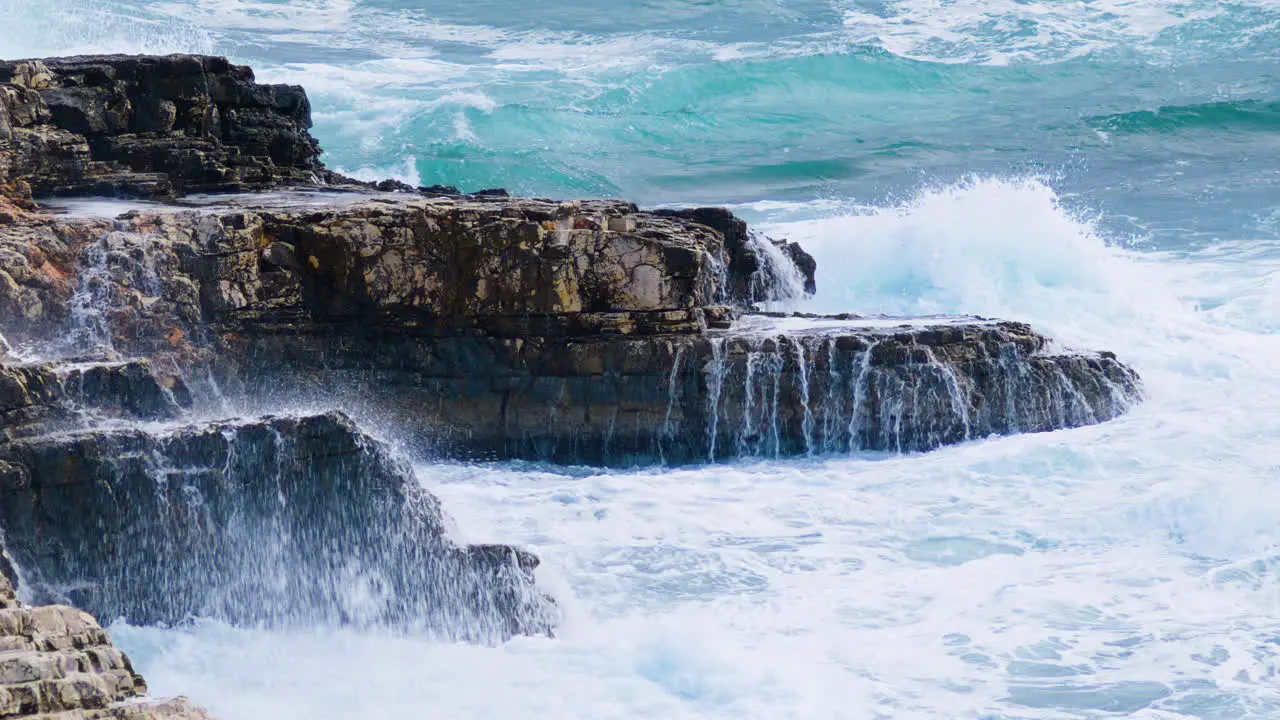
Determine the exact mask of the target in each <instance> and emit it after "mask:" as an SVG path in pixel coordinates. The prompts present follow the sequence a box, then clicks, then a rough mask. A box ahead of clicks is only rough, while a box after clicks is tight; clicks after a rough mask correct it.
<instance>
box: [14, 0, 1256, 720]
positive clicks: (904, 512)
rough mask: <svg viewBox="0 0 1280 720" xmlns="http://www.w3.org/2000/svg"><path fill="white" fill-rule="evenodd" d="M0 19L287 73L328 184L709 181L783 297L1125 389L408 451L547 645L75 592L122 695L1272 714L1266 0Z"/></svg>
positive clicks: (658, 194) (258, 703)
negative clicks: (784, 426) (554, 616)
mask: <svg viewBox="0 0 1280 720" xmlns="http://www.w3.org/2000/svg"><path fill="white" fill-rule="evenodd" d="M0 12H2V13H3V14H4V15H5V17H6V18H7V20H6V24H5V27H4V28H2V29H0V57H22V56H39V55H53V54H67V53H74V52H106V51H121V52H167V51H186V52H214V53H220V54H226V55H229V56H230V57H232V59H233V60H235V61H238V62H246V63H252V64H254V65H255V66H256V67H257V68H258V69H259V71H260V72H259V75H260V77H262V78H264V79H269V80H271V81H281V82H285V81H287V82H296V83H299V84H302V85H304V86H306V87H307V88H308V90H309V91H311V93H312V102H313V104H314V108H315V115H316V119H317V123H316V127H315V129H314V132H315V134H316V136H317V137H318V138H319V139H320V141H321V143H322V144H323V146H324V147H325V148H326V155H325V158H324V159H325V161H326V162H327V163H328V164H329V165H330V167H340V168H344V169H345V170H346V171H348V172H351V173H353V174H355V175H357V176H358V177H362V178H368V179H379V178H383V177H397V178H400V179H402V180H404V181H407V182H410V183H412V184H415V185H417V184H422V185H431V184H435V183H444V184H456V185H458V186H460V187H463V188H464V189H479V188H484V187H493V186H504V187H507V188H509V189H510V190H511V191H512V192H514V193H517V194H528V195H535V196H552V197H570V196H597V197H599V196H605V197H626V198H628V199H634V200H637V201H639V202H642V203H647V204H669V205H673V204H680V205H686V204H692V203H707V202H710V203H718V204H724V205H727V206H729V207H731V208H732V209H733V210H734V211H735V212H736V213H738V214H739V215H741V216H743V217H745V218H747V219H748V220H749V221H751V222H752V225H753V226H754V227H756V228H757V229H760V230H762V231H764V232H765V233H767V234H768V235H771V236H774V237H779V238H783V237H785V238H788V239H790V240H794V241H797V242H799V243H800V244H801V245H803V247H804V248H806V249H807V250H808V251H809V252H811V253H812V254H813V255H814V257H815V258H816V260H817V267H818V275H817V278H816V281H817V287H818V293H817V295H816V296H814V297H812V298H810V299H803V300H795V301H793V302H790V303H787V304H786V309H788V310H799V311H806V312H824V313H842V312H853V313H859V314H863V315H871V316H873V315H877V314H882V313H883V314H889V315H936V314H958V315H979V316H983V317H998V318H1007V319H1010V320H1017V321H1022V322H1027V323H1030V324H1031V325H1032V326H1033V327H1035V328H1036V329H1037V330H1040V331H1043V332H1045V333H1046V334H1048V335H1050V336H1052V337H1054V338H1055V339H1056V340H1057V341H1058V342H1060V343H1062V344H1063V345H1064V346H1066V347H1069V348H1108V349H1111V350H1114V351H1115V352H1116V353H1117V355H1118V356H1119V357H1120V358H1121V359H1122V360H1124V361H1125V362H1127V363H1129V364H1131V365H1132V366H1133V367H1134V368H1135V369H1136V370H1137V371H1138V372H1139V373H1140V374H1141V375H1142V378H1143V383H1144V388H1143V390H1144V400H1143V402H1142V403H1140V404H1137V405H1134V406H1133V407H1132V408H1131V409H1130V410H1129V412H1128V414H1126V415H1123V416H1121V417H1119V418H1118V419H1115V420H1113V421H1111V422H1107V423H1103V424H1100V425H1094V426H1090V427H1081V428H1076V429H1070V430H1061V431H1056V432H1050V433H1039V434H1029V435H1019V436H1013V437H1002V438H983V437H981V434H980V433H975V434H974V435H973V439H972V440H970V441H968V442H964V443H961V444H958V445H954V446H950V447H944V448H942V449H938V450H934V451H932V452H928V453H910V452H907V453H898V452H896V449H897V448H894V447H889V448H887V449H886V450H885V451H876V452H855V453H852V454H851V453H849V452H848V451H849V447H848V445H849V444H848V443H842V442H835V443H826V444H824V443H822V442H817V441H815V442H814V444H813V445H812V447H810V448H809V450H810V451H809V452H808V453H806V454H805V455H804V456H802V457H799V458H796V459H790V460H772V459H758V458H749V459H744V460H736V461H731V462H718V463H706V464H700V465H695V466H686V467H679V468H670V467H661V466H655V467H644V468H639V469H599V468H593V467H564V466H551V465H538V464H531V463H522V462H504V463H489V464H462V463H455V462H444V461H440V460H438V459H434V458H431V457H421V456H420V457H415V458H414V462H415V465H414V468H413V472H414V473H415V474H416V477H417V479H418V480H419V481H420V483H421V484H422V486H423V487H424V488H426V489H427V490H429V491H430V492H431V493H433V494H434V495H436V496H437V497H439V498H440V501H441V504H442V505H443V506H444V507H446V508H447V509H448V511H449V513H450V515H452V516H453V518H454V519H455V520H456V526H457V529H455V530H454V532H455V534H458V535H459V537H458V538H457V539H458V540H459V541H460V542H467V541H477V542H478V541H492V540H500V541H501V542H504V543H517V544H521V545H524V546H526V547H529V548H530V549H532V550H534V551H535V552H536V553H537V554H538V555H539V556H540V557H541V559H542V565H541V566H540V567H539V568H538V570H537V574H538V583H539V585H540V586H542V587H543V588H544V589H546V590H547V591H549V592H550V593H551V594H552V595H553V596H554V597H555V598H556V600H557V602H558V604H559V610H560V612H561V613H562V614H563V617H564V623H563V625H562V626H561V627H560V628H559V630H558V631H557V636H556V637H555V638H546V637H518V638H515V639H512V640H510V641H508V642H506V643H505V644H502V645H499V646H478V645H463V644H451V643H448V642H443V641H441V640H440V639H438V638H433V637H427V636H424V635H422V634H419V633H414V632H402V631H400V630H394V631H393V630H391V629H344V630H330V629H324V630H318V629H314V628H308V627H306V626H297V625H294V626H290V627H288V628H285V629H278V628H277V629H256V628H253V627H245V626H243V625H241V626H231V625H228V624H226V623H223V622H220V621H217V620H210V619H206V618H195V619H193V620H191V621H190V622H187V623H179V624H177V625H175V626H173V627H167V626H163V625H142V624H137V625H131V624H128V623H125V622H118V623H116V624H115V625H113V626H112V627H111V628H110V629H111V631H112V634H113V636H114V638H115V639H116V641H117V642H118V643H119V644H120V646H121V647H123V648H124V649H125V650H127V651H128V652H129V653H130V655H131V657H132V658H133V661H134V663H135V665H136V666H137V668H138V670H139V671H140V672H141V673H142V674H144V675H145V676H146V677H147V679H148V681H149V683H150V686H151V690H152V692H153V694H157V695H188V696H189V697H191V698H192V700H193V701H195V702H197V703H199V704H201V705H203V706H205V707H207V708H209V709H210V710H211V711H212V712H213V713H214V714H215V715H216V716H217V717H220V718H223V719H224V720H258V719H260V718H273V719H276V720H288V719H292V718H297V719H298V720H302V719H303V718H307V719H314V718H321V719H325V720H327V719H333V720H338V718H346V717H349V716H350V715H352V714H353V713H358V714H360V715H361V716H364V717H370V718H392V717H430V718H453V719H463V718H467V719H478V718H491V717H504V718H583V719H587V718H590V719H592V720H598V719H601V718H647V717H662V718H724V719H730V718H732V719H735V720H736V719H739V718H758V719H760V720H778V719H781V718H805V719H809V718H1077V717H1118V716H1132V717H1139V718H1152V719H1154V718H1162V719H1163V718H1242V717H1247V718H1274V717H1280V690H1277V688H1280V677H1278V676H1280V511H1277V508H1280V91H1278V90H1277V88H1280V31H1278V30H1277V28H1280V4H1277V3H1275V2H1272V1H1271V0H1247V1H1242V2H1232V3H1216V2H1207V1H1205V0H1196V1H1194V2H1192V1H1186V2H1184V1H1181V0H1179V1H1178V2H1155V1H1154V0H1133V1H1130V2H1117V1H1105V2H1090V3H1084V2H1071V1H1068V0H1039V1H1038V2H1029V3H1023V2H1003V1H1001V0H981V1H980V2H965V3H961V2H925V1H921V0H891V1H889V2H862V1H861V0H793V1H784V0H749V1H744V2H727V3H697V2H645V3H641V2H630V3H623V4H619V3H604V2H596V1H595V0H592V1H591V2H553V3H546V4H540V5H536V6H535V5H530V4H528V3H523V4H521V3H514V2H510V1H509V0H485V1H484V2H471V3H461V2H457V3H443V2H438V3H428V4H426V5H425V6H424V4H423V3H419V2H411V1H409V0H308V1H307V2H275V1H272V0H171V1H168V2H156V3H150V2H146V3H144V2H119V1H115V0H95V1H94V2H89V3H82V2H70V1H63V0H51V1H50V2H42V3H35V2H31V1H30V0H0ZM77 301H78V302H80V301H82V302H83V305H84V306H85V307H86V308H89V309H91V308H92V307H93V305H94V303H95V299H94V298H92V297H89V296H84V297H78V298H77ZM778 309H782V308H781V306H780V307H779V308H778ZM92 323H93V317H92V313H91V312H87V313H86V315H85V322H84V324H83V325H82V326H81V327H80V328H79V330H78V331H79V332H81V333H83V334H84V335H85V336H86V338H90V336H93V335H94V333H96V332H99V330H98V329H97V328H95V327H94V326H93V324H92ZM90 339H91V338H90ZM770 362H771V361H769V360H768V359H767V358H765V360H764V361H763V364H762V365H759V366H757V367H755V368H754V370H753V371H754V372H757V373H760V374H761V375H762V376H763V375H767V374H768V373H770V372H773V371H774V368H773V367H772V365H770ZM854 379H855V380H856V373H855V378H854ZM711 381H712V382H715V377H714V374H713V375H712V378H711ZM853 386H854V387H855V388H856V387H857V383H856V382H855V383H854V385H853ZM757 387H758V388H759V392H760V393H762V394H761V395H760V396H758V397H756V399H754V400H752V402H757V401H758V402H761V403H767V402H768V401H769V400H768V393H769V392H770V390H769V387H770V386H769V384H768V383H767V382H766V383H760V384H758V385H757ZM748 396H749V397H750V393H748ZM755 417H762V416H759V415H757V416H755ZM812 422H813V425H812V429H813V432H814V437H827V436H828V432H827V431H828V430H832V429H836V430H838V431H840V432H843V433H845V434H846V435H847V433H848V432H849V422H848V419H846V418H841V419H840V421H839V423H837V424H839V425H840V427H839V428H828V427H824V425H823V423H824V422H829V423H834V422H835V421H830V420H824V418H823V417H821V416H816V417H814V418H813V420H812ZM374 426H375V427H376V428H377V431H378V432H379V433H380V434H381V435H382V436H383V438H384V439H386V440H387V441H389V442H392V443H395V442H397V441H398V440H399V439H400V438H398V437H397V429H396V428H395V427H394V425H393V424H390V423H388V424H384V425H378V424H377V423H376V422H375V423H374ZM839 434H840V433H839V432H834V433H831V434H830V436H831V437H836V436H837V435H839ZM712 437H715V434H714V433H713V435H712ZM741 437H742V438H744V439H743V441H742V442H744V443H746V442H752V443H763V444H764V445H762V446H761V447H759V448H755V447H752V448H748V449H750V450H759V452H758V453H753V452H748V453H745V454H747V455H751V454H760V455H764V456H767V455H769V454H770V453H769V452H768V450H769V448H768V447H767V443H769V442H770V436H769V434H768V432H767V431H761V429H760V428H750V429H748V430H747V431H744V432H742V433H741ZM747 438H750V440H748V439H747ZM904 449H910V448H904ZM711 456H712V457H715V456H716V452H715V450H714V449H712V452H711ZM462 533H466V535H465V536H463V535H462Z"/></svg>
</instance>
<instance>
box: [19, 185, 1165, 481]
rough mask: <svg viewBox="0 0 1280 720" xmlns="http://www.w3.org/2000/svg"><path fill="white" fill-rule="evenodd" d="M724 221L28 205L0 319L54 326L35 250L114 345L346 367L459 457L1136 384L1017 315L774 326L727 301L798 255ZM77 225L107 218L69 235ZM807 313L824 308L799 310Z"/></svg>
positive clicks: (910, 437) (289, 387) (1015, 421)
mask: <svg viewBox="0 0 1280 720" xmlns="http://www.w3.org/2000/svg"><path fill="white" fill-rule="evenodd" d="M699 219H700V220H705V221H707V222H712V223H716V224H719V225H720V226H721V227H723V228H725V229H727V230H728V231H729V232H730V233H737V235H736V237H737V238H738V240H739V241H741V242H743V243H754V246H752V247H748V246H746V245H744V246H742V247H740V252H746V251H747V250H750V251H751V252H753V253H754V254H755V257H757V259H759V258H763V257H768V258H769V261H768V262H769V263H774V266H773V267H774V270H775V271H776V274H774V275H771V274H769V273H764V272H762V271H761V268H762V267H765V266H766V263H764V262H763V261H762V262H759V263H757V264H755V265H751V264H749V263H746V262H745V261H742V260H740V261H739V262H737V263H736V264H735V263H734V262H732V261H731V260H730V259H729V258H730V255H729V251H728V249H727V247H726V241H725V234H724V232H723V231H717V229H715V228H713V227H712V226H711V225H708V224H706V223H705V222H698V221H697V220H699ZM735 227H736V225H735V224H734V219H732V216H730V215H728V214H727V213H723V212H720V211H707V212H706V213H704V214H701V215H697V216H696V219H695V217H684V216H682V215H680V214H676V213H647V212H639V211H637V210H636V209H635V208H634V206H632V205H630V204H627V203H617V202H605V201H596V202H572V203H552V202H546V201H536V200H489V201H480V200H474V199H467V198H447V199H446V198H436V199H406V200H395V201H389V200H385V199H379V200H377V201H373V202H360V203H355V204H347V205H344V206H342V207H333V208H327V209H316V208H315V207H313V206H300V207H298V208H296V209H284V210H280V209H246V208H243V207H237V208H232V209H227V210H214V211H208V210H207V211H204V212H202V213H200V214H198V215H197V214H174V213H154V212H139V213H134V214H132V215H131V216H129V217H128V218H125V219H121V220H117V221H115V222H114V223H109V224H107V225H105V226H104V225H94V224H92V223H86V222H85V221H80V222H75V223H65V224H64V223H52V224H46V225H43V226H40V227H38V228H28V229H27V230H26V231H25V232H26V233H27V234H24V235H21V236H20V237H18V241H17V242H18V245H13V244H11V242H10V241H8V240H6V239H5V238H4V236H0V257H4V253H5V252H6V247H9V248H10V249H9V250H8V252H9V253H10V254H11V255H12V256H14V257H18V256H20V257H22V258H24V260H22V261H17V260H15V261H14V262H12V263H10V264H9V265H10V267H12V268H13V270H12V271H10V272H11V273H16V274H15V275H13V277H14V278H15V283H14V285H13V289H12V290H10V291H5V286H3V285H0V302H5V301H6V300H5V297H6V292H8V293H9V296H10V297H12V300H9V301H8V302H11V303H13V304H15V305H16V306H21V307H29V308H30V310H29V312H28V313H27V314H28V315H30V316H31V317H32V318H33V319H32V320H31V321H29V322H27V321H22V320H13V321H10V322H9V323H8V324H7V325H6V326H5V327H4V330H5V331H6V332H8V333H10V334H11V335H15V336H16V338H17V339H18V340H19V341H20V342H31V341H33V340H36V339H38V338H39V337H40V336H42V335H48V334H50V333H55V332H57V327H58V325H57V322H58V321H59V320H58V318H59V317H63V318H65V317H66V313H67V312H69V310H68V308H69V307H70V306H71V305H72V303H71V300H70V297H69V296H70V294H71V292H72V288H73V287H74V285H73V284H71V283H68V284H66V285H42V284H41V283H42V280H41V278H42V277H43V276H44V275H45V274H46V272H45V271H37V270H36V267H37V266H38V267H47V266H48V265H49V264H53V263H56V264H58V266H59V267H70V268H72V269H73V272H78V273H80V274H81V275H82V278H81V280H80V281H79V282H80V283H82V284H83V283H88V285H89V286H90V287H93V288H96V289H95V290H94V292H95V293H96V296H97V297H100V298H102V303H101V306H100V309H99V311H100V313H101V315H102V316H103V318H104V319H105V322H104V325H105V327H106V335H107V337H105V338H104V340H103V341H105V342H109V343H110V344H112V345H113V346H114V347H116V348H118V349H120V350H122V351H124V352H126V353H127V354H137V355H144V356H148V357H155V358H158V359H160V361H162V362H165V363H169V362H172V363H174V364H176V365H179V366H188V367H190V366H198V365H200V364H202V363H209V362H212V363H214V364H216V365H217V367H218V368H219V372H220V373H222V374H223V376H224V380H226V381H227V383H228V386H229V387H235V388H237V389H238V390H237V391H238V392H247V393H249V394H250V395H252V396H255V397H259V398H269V397H272V396H273V393H279V395H276V396H277V397H281V398H282V399H288V400H289V401H291V402H292V401H294V400H296V399H297V398H298V397H308V398H309V399H311V400H312V401H314V402H320V403H323V402H325V401H326V398H327V397H328V395H326V393H327V392H332V390H333V389H334V388H341V389H342V390H343V392H349V393H354V394H355V396H356V397H360V398H362V400H361V402H364V403H367V405H368V407H369V408H370V410H371V411H373V412H375V413H377V414H378V415H380V416H382V417H384V418H387V419H389V420H392V421H395V422H398V423H399V424H400V426H401V427H403V428H404V430H405V432H406V433H407V434H408V435H410V436H411V437H412V439H414V440H415V441H417V442H418V443H419V446H420V447H427V448H430V449H431V450H432V451H435V452H441V453H449V454H457V455H462V456H466V457H504V458H505V457H531V458H541V459H554V460H564V461H572V462H607V463H633V462H644V461H647V460H650V459H653V458H663V459H666V460H667V461H670V462H676V461H695V460H699V459H707V458H713V459H721V458H724V457H729V456H732V455H741V454H746V455H770V456H772V455H787V454H795V453H808V452H815V453H817V452H849V451H851V450H890V451H902V452H910V451H918V450H927V449H931V448H934V447H938V446H939V445H942V444H946V443H952V442H960V441H963V440H965V439H968V438H974V437H983V436H986V435H988V434H993V433H1010V432H1028V431H1037V430H1048V429H1054V428H1060V427H1071V426H1075V425H1079V424H1084V423H1088V422H1099V421H1102V420H1105V419H1109V418H1111V417H1114V416H1115V415H1116V414H1118V413H1120V412H1122V411H1123V410H1124V408H1125V407H1127V405H1128V404H1129V403H1130V402H1132V401H1133V400H1134V399H1136V398H1137V396H1138V394H1139V392H1140V389H1139V386H1138V382H1137V379H1136V376H1134V375H1133V374H1132V373H1131V371H1129V370H1128V369H1127V368H1125V367H1124V366H1123V365H1121V364H1119V363H1118V362H1116V361H1115V360H1114V358H1107V357H1097V356H1089V355H1075V354H1057V355H1050V354H1048V353H1046V352H1045V350H1044V343H1045V341H1044V338H1043V337H1041V336H1039V335H1037V334H1035V333H1034V332H1032V331H1031V330H1030V329H1029V328H1026V327H1025V326H1019V325H1016V324H992V323H988V322H983V321H978V320H971V321H963V322H959V321H946V320H937V321H931V322H927V323H923V324H922V323H911V322H909V321H906V320H903V321H902V324H903V326H904V327H905V328H906V329H902V328H897V329H893V330H891V331H884V330H877V329H876V328H877V327H880V326H883V325H884V324H885V323H884V321H882V320H877V321H876V322H873V323H862V324H859V323H858V322H857V319H856V318H853V317H851V316H837V317H833V318H815V317H812V316H811V317H809V318H802V317H787V316H783V315H781V314H774V315H773V316H772V317H771V318H768V319H769V321H770V322H778V323H781V322H783V321H784V320H785V321H787V322H789V323H790V324H791V325H793V326H795V327H792V328H791V329H787V330H781V329H779V330H773V329H769V328H768V327H766V326H765V325H762V322H763V321H764V320H765V318H764V317H756V316H748V317H745V318H743V317H740V316H741V312H742V307H741V306H742V305H743V304H744V300H745V299H744V298H743V297H741V296H734V295H733V293H734V292H735V288H736V289H737V291H738V292H748V293H750V294H749V297H754V298H756V299H761V298H768V297H775V296H777V295H779V294H783V292H782V290H780V289H778V288H776V287H771V286H770V285H769V284H768V283H769V282H775V281H776V282H783V281H784V280H785V281H786V282H790V283H797V282H798V281H797V280H796V278H799V277H801V275H802V273H801V271H799V270H797V269H796V266H798V265H801V264H805V265H807V266H808V267H809V268H810V269H812V262H811V258H808V256H806V255H803V254H801V253H799V252H798V251H796V252H792V251H787V250H786V249H785V246H782V247H780V246H778V245H777V244H774V243H772V242H771V241H767V240H762V239H761V238H755V239H750V238H747V239H744V238H745V236H744V235H743V234H742V233H741V232H739V230H735V229H734V228H735ZM93 231H102V232H103V234H102V235H101V236H99V237H98V238H97V239H94V240H86V239H84V238H85V237H87V236H88V235H89V234H90V233H91V232H93ZM762 243H763V244H762ZM33 245H34V246H37V247H41V248H49V250H42V251H41V254H39V255H37V254H33V253H32V252H31V250H30V248H31V247H32V246H33ZM60 247H65V248H72V247H74V248H76V249H75V250H72V251H69V252H67V253H66V254H65V255H62V254H60V253H58V252H57V249H58V248H60ZM752 248H754V249H752ZM24 253H25V254H24ZM792 257H795V258H798V260H799V262H795V263H793V262H792V260H791V258H792ZM781 264H786V265H787V266H790V268H791V269H790V271H789V273H787V272H783V271H784V270H785V269H786V268H781V267H780V265H781ZM0 267H4V264H3V263H0ZM104 267H105V268H107V270H106V271H105V272H104V271H102V270H100V269H99V268H104ZM752 267H754V268H755V269H754V270H750V274H749V275H748V276H745V277H744V276H742V275H741V273H743V272H748V269H749V268H752ZM19 270H21V272H19ZM784 275H788V277H789V278H790V279H787V278H783V277H782V276H784ZM771 278H772V280H771ZM791 288H792V290H794V288H795V285H794V284H793V285H791ZM805 319H809V320H816V321H818V322H816V323H814V325H815V326H825V327H827V328H828V330H818V329H813V328H811V329H810V330H802V325H803V323H801V325H800V326H796V323H797V322H798V321H801V320H805ZM841 321H845V322H847V323H848V324H847V326H845V327H838V326H833V325H832V323H839V322H841ZM832 327H837V329H831V328H832ZM873 344H875V345H876V346H877V349H876V350H875V351H874V352H873V353H872V354H870V355H858V353H861V352H864V351H865V350H866V348H868V347H870V346H871V345H873ZM858 357H865V358H866V363H867V371H866V373H862V372H861V367H862V366H861V365H859V369H858V372H854V370H853V368H852V364H853V363H855V359H856V358H858ZM856 362H858V363H861V362H862V360H856ZM853 376H857V377H861V381H860V382H861V383H862V384H861V385H860V386H859V387H860V388H861V390H857V391H855V389H854V388H852V386H851V385H850V383H851V382H853V379H852V378H853ZM717 383H718V384H719V385H717ZM841 383H843V385H841ZM940 383H941V384H940ZM717 387H718V388H719V389H716V388H717ZM842 387H843V389H841V388H842ZM748 388H750V390H748ZM944 391H945V392H944ZM858 392H861V395H858V394H857V393H858ZM713 395H714V396H715V398H716V399H715V401H714V402H713V401H712V396H713ZM805 398H807V400H806V399H805ZM827 398H836V400H829V399H827ZM855 398H856V402H855ZM837 400H838V401H837ZM765 408H767V409H768V416H767V417H768V421H767V425H768V428H767V431H765V430H762V429H760V428H761V427H763V425H762V423H764V422H765V420H763V419H761V416H759V413H761V412H764V409H765ZM819 417H822V418H825V420H822V421H821V422H819V421H818V420H817V418H819ZM815 423H818V425H815ZM822 423H825V425H823V424H822ZM837 426H838V427H839V428H842V429H843V430H842V431H841V432H836V431H835V430H831V429H830V428H834V427H837ZM823 428H827V429H825V430H824V429H823ZM850 428H852V429H850Z"/></svg>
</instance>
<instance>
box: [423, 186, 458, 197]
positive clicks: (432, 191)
mask: <svg viewBox="0 0 1280 720" xmlns="http://www.w3.org/2000/svg"><path fill="white" fill-rule="evenodd" d="M418 192H420V193H422V194H423V195H426V196H428V197H437V196H438V197H457V196H459V195H461V194H462V193H461V192H459V191H458V188H456V187H454V186H452V185H428V186H427V187H420V188H418Z"/></svg>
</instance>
